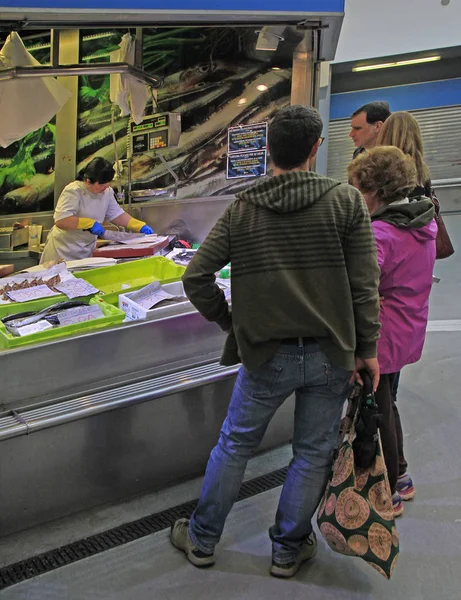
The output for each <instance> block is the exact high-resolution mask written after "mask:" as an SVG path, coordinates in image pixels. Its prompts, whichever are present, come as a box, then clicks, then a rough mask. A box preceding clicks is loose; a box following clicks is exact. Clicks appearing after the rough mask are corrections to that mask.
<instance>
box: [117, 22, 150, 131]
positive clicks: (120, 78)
mask: <svg viewBox="0 0 461 600" xmlns="http://www.w3.org/2000/svg"><path fill="white" fill-rule="evenodd" d="M134 53H135V40H134V39H133V38H132V37H131V35H130V34H129V33H126V34H125V35H124V36H123V37H122V41H121V42H120V44H119V49H118V50H114V51H113V52H111V53H110V62H124V63H128V64H130V65H133V64H134ZM110 100H111V102H112V103H114V104H117V105H118V106H119V107H120V109H121V112H120V115H121V116H122V117H126V116H127V115H130V114H131V116H132V119H133V121H134V122H135V123H136V124H139V123H140V122H141V121H142V117H143V115H144V110H145V108H146V104H147V101H148V100H149V91H148V89H147V86H146V85H145V84H144V83H142V82H140V81H138V80H137V79H134V78H133V77H131V76H130V75H125V74H123V75H119V74H114V75H111V76H110Z"/></svg>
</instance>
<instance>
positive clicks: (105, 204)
mask: <svg viewBox="0 0 461 600" xmlns="http://www.w3.org/2000/svg"><path fill="white" fill-rule="evenodd" d="M114 175H115V171H114V169H113V168H112V165H111V164H110V162H108V161H107V160H105V159H104V158H101V157H97V158H94V159H93V160H92V161H91V162H89V163H88V165H87V166H86V168H85V169H84V170H83V172H82V173H81V174H80V177H79V178H78V179H77V180H76V181H73V182H72V183H69V185H67V186H66V187H65V188H64V189H63V191H62V193H61V195H60V196H59V200H58V203H57V205H56V208H55V211H54V223H55V224H54V226H53V228H52V229H51V231H50V233H49V235H48V239H47V241H46V244H45V248H44V250H43V254H42V258H41V260H40V262H41V263H44V262H48V261H59V260H62V259H64V260H77V259H79V258H88V257H90V256H92V254H93V250H94V249H95V247H96V239H97V238H98V237H99V236H102V235H104V231H105V229H104V227H103V225H102V223H103V222H104V221H110V222H111V223H114V224H115V225H118V226H120V227H126V228H127V229H130V230H131V231H136V232H138V231H139V232H141V233H145V234H151V233H154V232H153V229H152V228H151V227H149V225H146V223H144V222H143V221H138V219H134V218H133V217H131V216H130V215H129V214H128V213H126V212H125V211H124V210H123V209H122V208H121V207H120V206H119V205H118V203H117V201H116V199H115V197H114V192H113V190H112V188H111V187H110V186H109V184H110V182H111V181H112V180H113V178H114Z"/></svg>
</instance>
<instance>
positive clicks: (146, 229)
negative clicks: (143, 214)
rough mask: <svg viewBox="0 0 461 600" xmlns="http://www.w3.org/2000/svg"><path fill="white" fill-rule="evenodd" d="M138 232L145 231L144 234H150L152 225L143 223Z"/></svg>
mask: <svg viewBox="0 0 461 600" xmlns="http://www.w3.org/2000/svg"><path fill="white" fill-rule="evenodd" d="M139 233H145V234H146V235H152V234H153V233H154V230H153V229H152V227H149V225H144V227H141V229H140V230H139Z"/></svg>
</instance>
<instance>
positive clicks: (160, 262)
mask: <svg viewBox="0 0 461 600" xmlns="http://www.w3.org/2000/svg"><path fill="white" fill-rule="evenodd" d="M185 270H186V269H185V267H181V266H180V265H177V264H176V263H174V262H173V261H172V260H170V259H169V258H165V257H163V256H152V257H150V258H143V259H141V260H134V261H131V262H126V263H121V264H119V265H114V266H112V267H102V268H101V269H89V270H88V271H81V272H80V273H74V275H75V277H79V278H80V279H84V280H85V281H88V283H91V284H92V285H94V287H95V288H98V290H100V291H101V292H102V296H103V298H104V302H107V304H112V305H113V306H117V307H118V297H119V295H120V294H121V293H125V292H134V291H136V290H139V289H140V288H142V287H144V286H145V285H147V284H148V283H152V282H153V281H155V280H156V279H158V280H159V281H160V283H173V282H174V281H179V280H180V279H181V277H182V275H183V273H184V271H185ZM90 297H91V296H89V297H87V298H86V299H87V300H89V298H90ZM84 299H85V298H80V300H84ZM50 300H52V302H50ZM65 300H68V298H67V296H64V295H63V294H59V296H53V297H52V298H42V299H41V300H31V301H29V302H12V303H10V304H0V319H3V317H6V316H7V315H11V314H14V313H18V312H26V311H33V310H42V308H46V307H47V306H50V304H54V303H55V302H64V301H65Z"/></svg>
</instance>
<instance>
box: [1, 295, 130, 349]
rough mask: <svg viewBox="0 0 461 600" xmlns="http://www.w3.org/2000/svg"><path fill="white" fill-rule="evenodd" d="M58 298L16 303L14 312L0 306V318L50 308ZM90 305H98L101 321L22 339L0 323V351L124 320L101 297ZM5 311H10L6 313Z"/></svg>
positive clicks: (120, 312)
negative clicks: (100, 311)
mask: <svg viewBox="0 0 461 600" xmlns="http://www.w3.org/2000/svg"><path fill="white" fill-rule="evenodd" d="M59 301H60V300H59V296H53V297H52V298H42V299H41V300H31V301H30V302H21V303H19V302H17V303H15V304H14V305H13V306H14V308H15V310H11V306H12V305H4V306H3V305H1V306H0V318H3V317H5V316H6V315H8V314H13V313H14V312H16V313H19V312H23V311H33V310H41V309H42V308H46V307H47V306H51V305H52V304H54V303H55V302H59ZM90 304H99V305H100V307H101V310H102V312H103V313H104V317H102V318H101V319H94V320H92V321H87V322H85V323H77V324H75V325H65V326H64V327H57V328H55V329H47V330H46V331H40V332H39V333H32V334H31V335H27V336H24V337H16V336H14V335H11V334H10V333H9V332H8V330H7V329H6V327H5V325H4V324H3V323H2V322H1V321H0V349H2V350H9V349H12V348H19V347H21V346H26V345H30V344H38V343H40V342H49V341H53V340H56V339H59V338H62V337H66V336H68V335H75V334H80V333H88V332H90V331H94V330H96V329H102V328H104V327H110V326H111V325H118V324H119V323H122V321H123V320H124V319H125V316H126V315H125V313H124V312H123V311H122V310H120V309H119V308H117V307H116V306H112V305H110V304H107V302H104V300H102V298H101V297H95V298H93V299H91V300H90ZM6 309H10V310H9V312H7V310H6Z"/></svg>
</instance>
